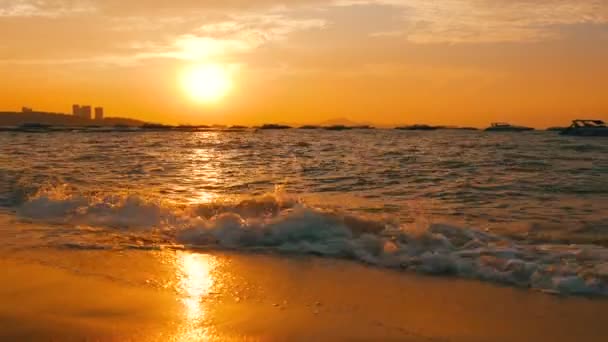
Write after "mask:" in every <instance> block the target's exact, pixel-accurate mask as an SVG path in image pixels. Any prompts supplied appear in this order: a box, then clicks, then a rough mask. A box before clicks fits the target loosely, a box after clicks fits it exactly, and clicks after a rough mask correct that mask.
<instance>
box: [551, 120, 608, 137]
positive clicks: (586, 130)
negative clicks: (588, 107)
mask: <svg viewBox="0 0 608 342" xmlns="http://www.w3.org/2000/svg"><path fill="white" fill-rule="evenodd" d="M560 134H562V135H576V136H583V137H599V136H601V137H608V127H607V126H606V123H605V122H604V121H602V120H574V121H572V125H571V126H570V127H568V128H566V129H564V130H563V131H562V132H561V133H560Z"/></svg>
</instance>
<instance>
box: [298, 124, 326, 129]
mask: <svg viewBox="0 0 608 342" xmlns="http://www.w3.org/2000/svg"><path fill="white" fill-rule="evenodd" d="M320 128H321V126H316V125H304V126H302V127H300V128H299V129H320Z"/></svg>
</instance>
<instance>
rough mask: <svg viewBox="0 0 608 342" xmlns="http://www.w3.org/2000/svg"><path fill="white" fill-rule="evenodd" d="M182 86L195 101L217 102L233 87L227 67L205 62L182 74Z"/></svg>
mask: <svg viewBox="0 0 608 342" xmlns="http://www.w3.org/2000/svg"><path fill="white" fill-rule="evenodd" d="M181 81H182V87H183V88H184V90H185V92H186V93H187V94H188V95H189V96H190V97H191V98H192V99H193V100H195V101H197V102H202V103H215V102H218V101H219V100H221V99H222V98H224V97H225V96H226V95H227V94H228V93H229V92H230V89H231V88H232V80H231V79H230V74H229V72H228V70H227V69H226V68H225V67H222V66H220V65H216V64H205V65H197V66H194V67H191V68H189V69H187V70H185V71H184V73H183V74H182V80H181Z"/></svg>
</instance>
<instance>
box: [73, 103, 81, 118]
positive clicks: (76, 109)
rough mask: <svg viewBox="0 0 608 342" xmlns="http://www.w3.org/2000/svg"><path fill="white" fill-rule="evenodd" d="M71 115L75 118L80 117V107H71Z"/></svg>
mask: <svg viewBox="0 0 608 342" xmlns="http://www.w3.org/2000/svg"><path fill="white" fill-rule="evenodd" d="M72 115H74V116H75V117H77V118H79V117H80V106H79V105H77V104H75V105H72Z"/></svg>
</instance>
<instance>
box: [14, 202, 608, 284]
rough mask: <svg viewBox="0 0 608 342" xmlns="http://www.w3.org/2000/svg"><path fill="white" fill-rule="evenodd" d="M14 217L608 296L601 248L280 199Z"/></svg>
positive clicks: (108, 206) (49, 205)
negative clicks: (346, 211) (404, 220)
mask: <svg viewBox="0 0 608 342" xmlns="http://www.w3.org/2000/svg"><path fill="white" fill-rule="evenodd" d="M17 213H18V215H20V216H21V217H24V218H28V219H34V220H40V221H44V222H59V223H64V224H71V225H88V226H98V227H106V228H110V229H119V230H120V229H125V230H128V231H129V234H131V233H132V232H133V230H138V231H139V233H140V234H144V236H145V235H146V234H150V236H151V235H152V234H151V233H152V232H154V233H158V232H161V233H162V236H163V238H164V239H165V240H164V241H161V242H160V243H162V244H166V243H174V244H181V245H184V246H185V248H193V249H201V248H207V249H230V250H237V251H239V250H241V251H272V252H277V253H287V254H312V255H317V256H322V257H331V258H344V259H350V260H355V261H359V262H364V263H366V264H369V265H375V266H380V267H388V268H394V269H400V270H407V271H414V272H421V273H426V274H435V275H454V276H459V277H465V278H474V279H480V280H487V281H493V282H500V283H505V284H510V285H514V286H519V287H530V288H534V289H539V290H543V291H548V292H554V293H564V294H591V295H608V249H606V248H603V247H600V246H593V245H560V244H528V243H525V242H522V241H517V240H512V239H509V238H508V237H506V236H501V235H497V234H492V233H488V232H482V231H479V230H475V229H470V228H464V227H456V226H453V225H448V224H428V225H424V226H412V225H409V226H408V225H402V224H399V223H398V222H395V221H393V220H389V219H380V218H374V217H369V218H366V217H359V216H354V215H347V214H344V213H339V212H332V211H327V210H322V209H318V208H311V207H308V206H306V205H305V204H304V203H301V202H299V201H297V200H294V199H290V198H288V197H285V196H279V195H266V196H262V197H257V198H250V199H245V200H241V201H234V202H226V201H225V202H215V203H208V204H199V205H193V206H183V205H181V206H180V205H171V204H169V203H163V202H162V201H155V200H149V199H145V198H141V197H137V196H125V197H121V196H105V197H95V196H93V197H86V196H63V195H61V196H59V195H56V194H55V195H49V194H39V195H38V196H36V197H34V198H31V199H30V200H28V201H27V202H25V203H23V204H22V205H21V206H20V207H19V208H18V210H17ZM125 235H127V234H125ZM129 241H130V240H129ZM76 245H77V246H93V245H95V244H94V241H78V243H77V244H76ZM95 246H96V248H99V247H100V246H99V245H95ZM149 247H150V246H147V245H146V246H142V248H149ZM129 248H132V245H129Z"/></svg>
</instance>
